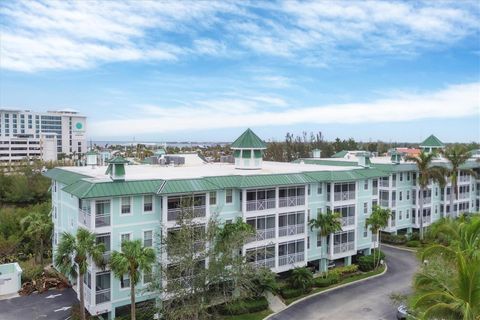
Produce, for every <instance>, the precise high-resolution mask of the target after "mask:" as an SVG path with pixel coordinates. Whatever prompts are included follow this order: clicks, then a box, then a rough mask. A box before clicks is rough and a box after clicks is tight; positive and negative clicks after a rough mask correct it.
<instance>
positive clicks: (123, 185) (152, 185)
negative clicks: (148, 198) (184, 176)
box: [62, 180, 164, 199]
mask: <svg viewBox="0 0 480 320" xmlns="http://www.w3.org/2000/svg"><path fill="white" fill-rule="evenodd" d="M163 183H164V180H138V181H113V182H110V181H105V182H92V181H88V180H80V181H77V182H75V183H73V184H71V185H69V186H66V187H64V188H63V189H62V190H63V191H65V192H67V193H70V194H73V195H74V196H76V197H78V198H81V199H86V198H102V197H116V196H123V195H135V194H149V193H152V194H153V193H156V192H157V191H158V189H159V188H160V187H161V185H162V184H163Z"/></svg>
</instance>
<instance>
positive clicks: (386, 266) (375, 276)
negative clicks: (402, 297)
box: [263, 263, 388, 320]
mask: <svg viewBox="0 0 480 320" xmlns="http://www.w3.org/2000/svg"><path fill="white" fill-rule="evenodd" d="M387 270H388V265H387V264H386V263H385V270H383V272H382V273H379V274H376V275H373V276H370V277H367V278H363V279H359V280H355V281H352V282H349V283H344V284H341V285H339V286H336V287H334V288H330V289H326V290H323V291H320V292H317V293H313V294H311V295H308V296H306V297H303V298H301V299H298V300H296V301H294V302H292V303H290V304H289V305H288V306H287V307H286V308H285V309H283V310H282V311H284V310H286V309H288V308H290V307H291V306H293V305H295V304H297V303H299V302H301V301H303V300H307V299H310V298H312V297H315V296H318V295H321V294H323V293H326V292H330V291H334V290H337V289H340V288H344V287H348V286H350V285H352V284H355V283H359V282H363V281H367V280H370V279H373V278H377V277H381V276H383V275H384V274H385V273H386V272H387ZM282 311H280V312H282ZM277 313H279V312H275V313H272V314H270V315H268V316H267V317H265V318H264V319H263V320H267V319H269V318H270V317H272V316H274V315H276V314H277Z"/></svg>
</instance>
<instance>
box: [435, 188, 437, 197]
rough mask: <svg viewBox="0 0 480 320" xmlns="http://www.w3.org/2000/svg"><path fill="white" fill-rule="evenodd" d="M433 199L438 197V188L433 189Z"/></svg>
mask: <svg viewBox="0 0 480 320" xmlns="http://www.w3.org/2000/svg"><path fill="white" fill-rule="evenodd" d="M435 197H438V188H435Z"/></svg>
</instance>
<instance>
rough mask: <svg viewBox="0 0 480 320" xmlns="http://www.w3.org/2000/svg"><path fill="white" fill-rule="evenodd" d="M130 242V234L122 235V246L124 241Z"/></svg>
mask: <svg viewBox="0 0 480 320" xmlns="http://www.w3.org/2000/svg"><path fill="white" fill-rule="evenodd" d="M129 240H130V233H123V234H121V235H120V246H121V244H122V243H123V242H124V241H129Z"/></svg>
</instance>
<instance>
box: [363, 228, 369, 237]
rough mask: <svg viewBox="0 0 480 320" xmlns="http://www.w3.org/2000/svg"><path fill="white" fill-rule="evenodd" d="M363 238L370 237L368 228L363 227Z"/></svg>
mask: <svg viewBox="0 0 480 320" xmlns="http://www.w3.org/2000/svg"><path fill="white" fill-rule="evenodd" d="M363 237H364V238H366V237H368V229H367V226H365V227H363Z"/></svg>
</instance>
